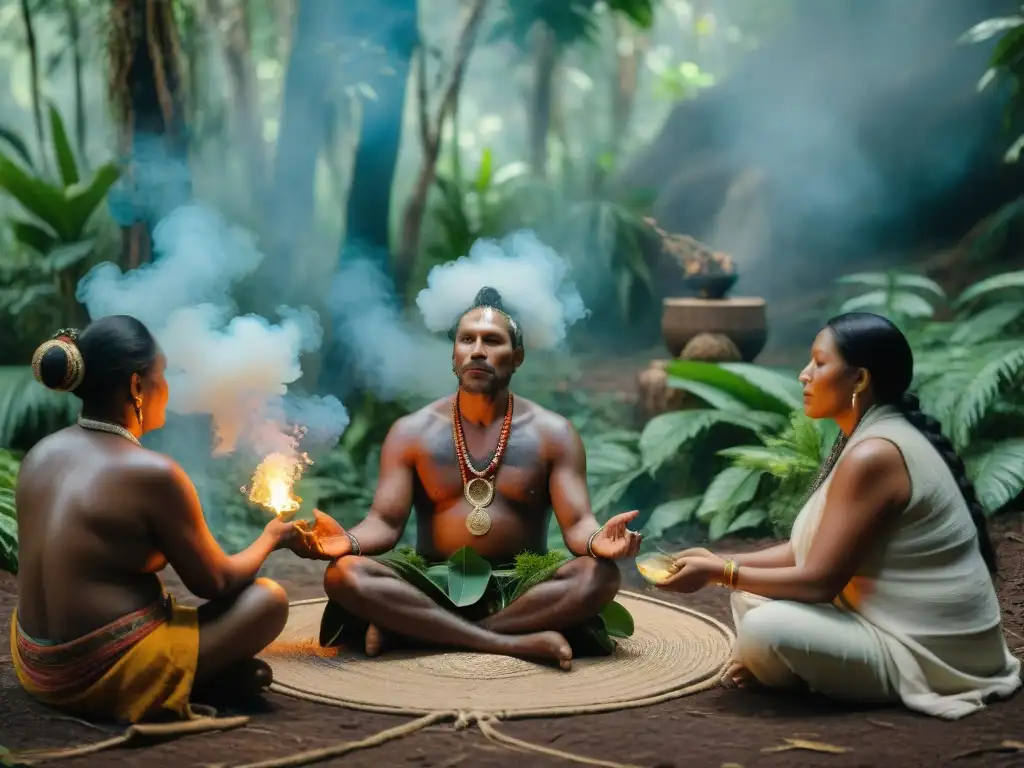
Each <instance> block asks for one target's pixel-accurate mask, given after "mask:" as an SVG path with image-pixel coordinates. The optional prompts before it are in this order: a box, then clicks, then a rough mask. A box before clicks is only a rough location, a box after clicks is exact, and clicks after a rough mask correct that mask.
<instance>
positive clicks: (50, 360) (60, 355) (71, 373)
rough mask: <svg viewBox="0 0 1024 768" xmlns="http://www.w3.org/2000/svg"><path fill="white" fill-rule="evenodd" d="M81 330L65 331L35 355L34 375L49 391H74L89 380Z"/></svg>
mask: <svg viewBox="0 0 1024 768" xmlns="http://www.w3.org/2000/svg"><path fill="white" fill-rule="evenodd" d="M77 342H78V330H77V329H75V328H61V329H60V330H59V331H57V332H56V333H55V334H53V336H52V337H51V338H50V339H49V340H48V341H44V342H43V343H42V344H40V345H39V347H38V349H36V351H35V354H33V355H32V373H33V374H35V377H36V381H38V382H39V383H40V384H42V385H43V386H44V387H46V388H47V389H53V390H56V391H58V392H74V391H75V389H77V388H78V385H79V384H81V383H82V379H83V378H84V377H85V361H84V360H83V359H82V353H81V351H80V350H79V349H78V344H77Z"/></svg>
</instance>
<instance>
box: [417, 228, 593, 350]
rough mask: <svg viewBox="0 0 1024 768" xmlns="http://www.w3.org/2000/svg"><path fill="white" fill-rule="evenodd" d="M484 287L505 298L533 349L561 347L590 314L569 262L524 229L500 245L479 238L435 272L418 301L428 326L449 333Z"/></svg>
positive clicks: (435, 269) (524, 336) (504, 300)
mask: <svg viewBox="0 0 1024 768" xmlns="http://www.w3.org/2000/svg"><path fill="white" fill-rule="evenodd" d="M484 286H490V287H492V288H494V289H496V290H497V291H498V293H500V294H501V299H502V303H503V304H504V306H505V310H506V311H507V312H508V313H509V314H511V315H512V316H513V317H514V318H515V319H516V322H517V323H518V324H519V325H520V327H521V328H522V330H523V339H524V343H525V345H526V348H527V349H528V350H529V349H541V350H550V349H554V348H556V347H558V346H559V345H561V344H562V343H563V342H564V341H565V339H566V336H567V335H568V332H569V328H570V327H571V326H572V325H574V324H575V323H577V322H579V321H580V320H582V319H583V318H585V317H586V316H587V314H588V312H587V309H586V307H584V305H583V298H582V297H581V296H580V293H579V291H578V290H577V289H576V286H575V284H574V283H573V281H572V279H571V277H570V275H569V264H568V262H566V260H565V259H563V258H562V257H561V256H559V255H558V253H557V252H556V251H555V250H554V249H553V248H551V247H550V246H548V245H545V244H544V243H542V242H541V241H540V239H539V238H538V237H537V236H536V235H535V234H534V233H533V232H527V231H521V232H514V233H512V234H511V235H508V236H507V237H505V238H503V239H502V240H500V241H497V240H478V241H477V242H476V243H474V244H473V247H472V248H470V251H469V254H468V255H466V256H462V257H460V258H458V259H456V260H455V261H452V262H448V263H447V264H442V265H440V266H437V267H435V268H434V269H432V270H431V271H430V274H429V275H428V276H427V287H426V288H424V289H423V290H422V291H420V293H419V295H418V296H417V297H416V305H417V306H418V307H419V310H420V314H421V315H422V316H423V322H424V324H425V325H426V326H427V328H428V329H430V330H431V331H447V330H449V329H450V328H451V327H452V326H453V325H454V324H455V323H456V321H458V319H459V317H460V316H461V315H462V314H463V313H464V312H465V311H466V309H468V308H469V307H470V306H471V305H472V304H473V299H474V297H475V296H476V294H477V291H479V290H480V289H481V288H483V287H484Z"/></svg>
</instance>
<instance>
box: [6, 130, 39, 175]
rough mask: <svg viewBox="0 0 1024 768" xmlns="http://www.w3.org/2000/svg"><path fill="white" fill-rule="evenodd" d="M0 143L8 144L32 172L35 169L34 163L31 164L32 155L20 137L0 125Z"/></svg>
mask: <svg viewBox="0 0 1024 768" xmlns="http://www.w3.org/2000/svg"><path fill="white" fill-rule="evenodd" d="M0 141H5V142H7V143H8V144H10V146H11V149H13V150H14V151H15V153H17V155H18V157H20V158H21V159H22V160H23V161H24V162H25V165H27V166H28V167H29V168H31V169H33V170H34V169H35V163H33V162H32V153H31V152H29V150H28V144H26V143H25V141H24V139H22V138H21V136H19V135H18V134H17V133H15V132H14V131H12V130H11V129H10V128H7V127H6V126H3V125H0Z"/></svg>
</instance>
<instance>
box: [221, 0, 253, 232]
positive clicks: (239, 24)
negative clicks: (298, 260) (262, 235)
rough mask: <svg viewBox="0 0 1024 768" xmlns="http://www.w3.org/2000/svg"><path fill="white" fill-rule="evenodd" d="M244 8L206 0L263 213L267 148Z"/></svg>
mask: <svg viewBox="0 0 1024 768" xmlns="http://www.w3.org/2000/svg"><path fill="white" fill-rule="evenodd" d="M247 8H248V6H247V5H246V4H245V2H244V0H206V11H207V14H208V16H209V18H210V21H211V22H212V24H213V26H214V28H215V29H216V30H217V35H218V37H219V38H220V41H221V50H222V53H223V55H224V64H225V67H226V69H227V72H228V82H229V83H230V86H231V98H232V101H233V102H234V123H235V133H236V135H237V136H238V137H239V139H240V141H241V144H242V154H243V157H244V158H245V165H246V168H247V169H248V172H249V173H248V181H249V188H250V192H251V194H252V202H253V203H254V204H255V207H256V209H257V211H259V212H260V214H262V213H264V212H265V210H264V209H265V206H266V202H267V201H266V190H267V152H266V143H265V142H264V140H263V115H262V112H261V110H260V97H259V84H258V82H257V80H256V69H255V66H254V65H253V59H252V39H251V35H250V30H249V16H248V12H247Z"/></svg>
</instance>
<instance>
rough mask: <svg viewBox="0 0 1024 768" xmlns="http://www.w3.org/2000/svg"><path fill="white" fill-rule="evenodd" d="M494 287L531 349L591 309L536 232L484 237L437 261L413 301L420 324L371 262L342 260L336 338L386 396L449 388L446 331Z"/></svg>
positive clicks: (365, 380) (544, 346)
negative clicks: (463, 250) (465, 250)
mask: <svg viewBox="0 0 1024 768" xmlns="http://www.w3.org/2000/svg"><path fill="white" fill-rule="evenodd" d="M485 285H489V286H491V287H493V288H495V289H497V290H498V292H499V293H500V294H501V297H502V301H503V303H504V305H505V309H506V311H508V312H509V313H510V314H511V315H512V316H513V317H515V318H516V322H517V323H519V325H520V327H521V328H522V329H523V336H524V341H525V344H526V346H527V348H528V349H536V350H551V349H555V348H557V347H558V346H559V345H561V344H562V343H563V342H564V341H565V339H566V335H567V333H568V330H569V328H570V326H572V325H573V324H574V323H576V322H578V321H580V320H582V319H583V318H585V317H586V316H587V314H588V311H587V310H586V308H585V307H584V305H583V299H582V298H581V296H580V294H579V291H578V290H577V289H576V286H575V284H574V283H573V281H572V280H571V278H570V275H569V265H568V263H567V262H566V260H565V259H563V258H562V257H561V256H560V255H559V254H558V253H557V252H555V250H554V249H552V248H550V247H549V246H547V245H545V244H544V243H543V242H541V241H540V240H539V239H538V238H537V236H536V235H535V234H533V233H532V232H527V231H523V232H516V233H514V234H512V235H509V236H508V237H506V238H504V239H503V240H501V241H494V240H479V241H477V242H476V243H475V244H474V245H473V247H472V248H471V249H470V252H469V254H467V255H465V256H462V257H460V258H458V259H456V260H455V261H452V262H449V263H446V264H442V265H439V266H437V267H434V268H433V269H432V270H431V271H430V273H429V274H428V276H427V287H426V288H424V289H423V290H422V291H420V293H419V295H418V296H417V299H416V304H417V306H418V308H419V311H420V315H421V318H422V321H423V322H422V324H419V323H416V322H414V321H413V320H412V319H411V318H407V317H406V316H405V315H404V314H403V313H402V311H401V309H400V307H399V304H398V302H397V300H396V299H395V295H394V288H393V286H392V284H391V283H390V281H389V280H388V278H387V277H386V276H385V275H384V274H383V273H382V272H381V270H380V269H379V268H378V267H377V266H376V264H375V263H373V262H372V261H370V260H350V261H347V262H345V263H344V264H343V265H342V267H341V270H340V271H339V273H338V276H337V277H336V279H335V281H334V284H333V286H332V290H331V297H330V307H331V313H332V317H333V322H334V326H333V327H334V334H335V338H336V341H337V343H338V344H339V346H340V347H342V348H343V350H344V354H345V355H346V356H347V358H348V360H349V361H350V367H351V369H354V370H353V373H354V374H355V376H356V378H358V379H359V381H360V382H361V383H362V384H363V385H364V386H366V387H367V388H369V389H371V390H372V391H373V392H374V393H376V394H377V395H379V396H380V397H383V398H385V399H389V398H394V397H401V396H412V397H416V396H419V397H429V398H434V397H441V396H442V395H445V394H447V393H449V392H451V391H452V387H453V386H454V381H453V378H452V372H451V353H452V345H451V341H450V340H449V339H448V338H447V337H446V336H441V335H440V334H441V333H447V331H448V330H449V329H450V328H451V327H452V325H454V324H455V322H456V321H458V319H459V317H460V316H461V315H462V314H463V313H464V312H465V311H466V310H467V309H469V308H470V306H471V305H472V303H473V299H474V297H475V296H476V294H477V292H478V291H479V290H480V289H481V288H482V287H484V286H485Z"/></svg>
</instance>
